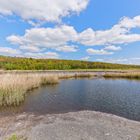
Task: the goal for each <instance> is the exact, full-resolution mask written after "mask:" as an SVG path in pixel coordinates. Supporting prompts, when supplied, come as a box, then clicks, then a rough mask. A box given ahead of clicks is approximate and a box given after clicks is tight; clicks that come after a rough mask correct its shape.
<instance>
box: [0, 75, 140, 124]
mask: <svg viewBox="0 0 140 140" xmlns="http://www.w3.org/2000/svg"><path fill="white" fill-rule="evenodd" d="M81 110H94V111H101V112H106V113H111V114H115V115H118V116H122V117H125V118H128V119H132V120H137V121H140V81H135V80H125V79H115V80H114V79H104V78H100V79H98V78H97V79H67V80H62V81H61V82H60V84H58V85H55V86H46V87H41V88H39V89H37V90H34V91H32V92H31V93H30V94H29V95H28V97H27V98H26V100H25V102H24V103H23V104H22V105H21V106H20V107H16V108H7V109H4V110H3V109H2V110H0V114H6V113H22V112H30V113H38V114H44V113H49V114H50V113H64V112H70V111H81Z"/></svg>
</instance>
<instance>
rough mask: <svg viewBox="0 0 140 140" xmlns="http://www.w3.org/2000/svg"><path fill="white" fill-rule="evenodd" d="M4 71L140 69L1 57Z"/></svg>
mask: <svg viewBox="0 0 140 140" xmlns="http://www.w3.org/2000/svg"><path fill="white" fill-rule="evenodd" d="M0 69H3V70H74V69H140V66H136V65H122V64H111V63H102V62H86V61H78V60H56V59H33V58H18V57H5V56H0Z"/></svg>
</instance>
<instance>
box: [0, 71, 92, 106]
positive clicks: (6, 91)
mask: <svg viewBox="0 0 140 140" xmlns="http://www.w3.org/2000/svg"><path fill="white" fill-rule="evenodd" d="M92 75H93V74H90V73H57V74H41V73H38V74H37V73H26V74H2V75H0V106H11V105H13V106H18V105H19V104H20V103H21V102H23V101H24V99H25V95H26V93H27V92H28V91H30V90H32V89H34V88H38V87H40V86H41V85H53V84H57V83H59V79H62V78H72V77H74V78H77V77H91V76H92Z"/></svg>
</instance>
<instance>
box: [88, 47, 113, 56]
mask: <svg viewBox="0 0 140 140" xmlns="http://www.w3.org/2000/svg"><path fill="white" fill-rule="evenodd" d="M87 53H88V54H89V55H111V54H113V52H109V51H106V50H104V49H101V50H95V49H92V48H90V49H87Z"/></svg>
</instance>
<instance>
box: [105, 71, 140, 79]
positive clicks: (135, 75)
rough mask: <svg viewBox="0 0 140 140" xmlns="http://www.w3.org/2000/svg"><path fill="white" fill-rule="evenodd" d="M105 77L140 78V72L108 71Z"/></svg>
mask: <svg viewBox="0 0 140 140" xmlns="http://www.w3.org/2000/svg"><path fill="white" fill-rule="evenodd" d="M104 77H105V78H128V79H140V72H126V73H106V74H104Z"/></svg>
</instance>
